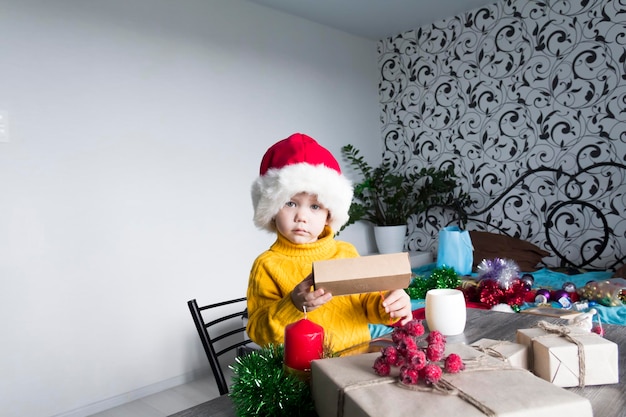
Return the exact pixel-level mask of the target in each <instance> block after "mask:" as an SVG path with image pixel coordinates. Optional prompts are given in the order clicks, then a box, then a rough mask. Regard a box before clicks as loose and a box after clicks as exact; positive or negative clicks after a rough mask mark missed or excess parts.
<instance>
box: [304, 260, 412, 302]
mask: <svg viewBox="0 0 626 417" xmlns="http://www.w3.org/2000/svg"><path fill="white" fill-rule="evenodd" d="M411 275H412V272H411V262H410V260H409V254H408V253H407V252H400V253H390V254H383V255H369V256H361V257H356V258H344V259H329V260H326V261H317V262H313V279H314V287H315V289H318V288H324V290H326V291H328V292H330V293H332V294H333V295H345V294H359V293H366V292H375V291H388V290H395V289H402V288H407V287H408V286H409V284H410V282H411Z"/></svg>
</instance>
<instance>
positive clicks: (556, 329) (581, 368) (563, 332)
mask: <svg viewBox="0 0 626 417" xmlns="http://www.w3.org/2000/svg"><path fill="white" fill-rule="evenodd" d="M537 327H539V328H540V329H542V330H544V331H546V332H548V333H550V334H555V335H557V336H559V337H562V338H564V339H565V340H567V341H568V342H571V343H574V344H575V345H576V346H577V347H578V386H579V387H581V388H584V387H585V347H584V345H583V344H582V342H581V341H580V340H577V339H576V338H575V337H574V336H572V335H571V331H572V330H571V329H570V328H569V327H567V326H562V325H558V324H552V323H548V322H547V321H544V320H542V321H540V322H539V323H537ZM539 337H541V336H539ZM535 339H537V337H535V338H534V339H533V340H535Z"/></svg>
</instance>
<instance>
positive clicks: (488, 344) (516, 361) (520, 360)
mask: <svg viewBox="0 0 626 417" xmlns="http://www.w3.org/2000/svg"><path fill="white" fill-rule="evenodd" d="M472 347H473V348H474V349H477V350H478V351H480V352H482V353H485V354H487V355H489V356H493V357H494V358H496V359H500V360H502V361H505V362H506V363H508V364H509V365H511V366H516V367H518V368H522V369H528V347H526V345H522V344H520V343H513V342H509V341H506V340H493V339H480V340H477V341H476V342H474V343H472Z"/></svg>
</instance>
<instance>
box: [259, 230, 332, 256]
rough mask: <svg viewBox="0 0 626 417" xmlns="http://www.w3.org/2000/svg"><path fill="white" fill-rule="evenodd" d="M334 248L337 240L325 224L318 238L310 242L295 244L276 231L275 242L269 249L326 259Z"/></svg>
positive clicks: (286, 253) (289, 254)
mask: <svg viewBox="0 0 626 417" xmlns="http://www.w3.org/2000/svg"><path fill="white" fill-rule="evenodd" d="M336 248H337V242H336V241H335V239H334V233H333V231H332V229H331V228H330V227H329V226H325V227H324V231H323V232H322V234H321V235H320V236H319V238H318V239H317V240H316V241H315V242H312V243H304V244H296V243H293V242H291V241H290V240H288V239H287V238H286V237H285V236H283V235H281V234H280V233H277V238H276V242H274V244H273V245H272V247H271V248H270V250H272V251H275V252H279V253H282V254H285V255H287V256H298V257H303V258H306V257H311V258H316V259H326V258H327V257H330V256H332V255H334V253H335V251H336V250H337V249H336Z"/></svg>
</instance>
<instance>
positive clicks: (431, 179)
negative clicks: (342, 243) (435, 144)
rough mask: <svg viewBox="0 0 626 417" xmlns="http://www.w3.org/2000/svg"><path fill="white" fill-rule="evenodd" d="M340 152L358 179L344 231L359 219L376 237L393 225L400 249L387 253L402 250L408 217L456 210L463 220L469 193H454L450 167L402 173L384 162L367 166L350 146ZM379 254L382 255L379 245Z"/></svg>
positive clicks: (454, 175) (469, 200)
mask: <svg viewBox="0 0 626 417" xmlns="http://www.w3.org/2000/svg"><path fill="white" fill-rule="evenodd" d="M341 153H342V156H343V158H344V159H345V160H346V161H347V162H348V163H349V166H350V167H351V168H352V169H353V170H354V171H355V172H357V173H358V174H359V175H360V176H361V177H362V180H361V181H360V182H356V183H355V184H354V198H353V199H352V204H351V206H350V211H349V214H350V219H349V220H348V222H347V223H346V224H345V225H344V228H345V227H347V226H349V225H351V224H353V223H355V222H357V221H359V220H363V221H367V222H370V223H372V224H373V225H374V226H375V229H374V232H375V235H376V232H377V230H380V227H383V226H384V227H389V226H395V228H396V229H398V233H400V234H402V239H401V242H400V244H399V245H401V246H399V247H400V250H397V249H394V250H391V251H394V252H395V251H402V248H403V247H404V236H405V235H406V227H407V222H408V219H409V217H410V216H412V215H414V214H419V213H422V212H425V211H427V210H428V209H429V208H432V207H437V206H439V207H446V208H451V209H453V210H455V211H457V212H458V213H459V214H460V215H461V220H462V221H463V220H464V217H463V214H464V213H465V210H464V209H465V208H466V207H467V206H469V205H470V204H471V203H472V200H471V198H470V196H469V194H467V193H465V192H463V191H458V192H457V191H456V190H457V188H458V186H459V184H458V182H457V178H458V177H457V175H456V174H455V172H454V167H453V166H452V165H449V166H448V167H447V168H446V169H436V168H433V167H430V168H422V169H421V170H419V171H417V172H409V173H403V172H400V171H398V170H394V169H393V168H392V167H391V165H390V164H389V163H387V162H383V163H382V164H380V165H379V166H378V167H372V166H370V165H369V164H368V163H367V162H366V161H365V160H364V159H363V157H362V156H361V155H360V154H359V150H358V149H356V148H355V147H354V146H352V145H345V146H344V147H342V148H341ZM342 230H343V228H342ZM379 234H380V233H379ZM377 239H378V238H377ZM377 244H378V242H377ZM379 251H380V252H383V253H384V251H383V250H381V248H380V246H379Z"/></svg>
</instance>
